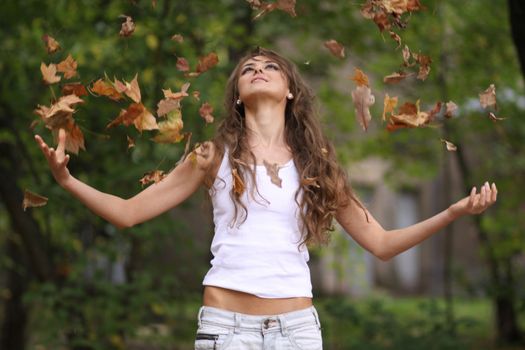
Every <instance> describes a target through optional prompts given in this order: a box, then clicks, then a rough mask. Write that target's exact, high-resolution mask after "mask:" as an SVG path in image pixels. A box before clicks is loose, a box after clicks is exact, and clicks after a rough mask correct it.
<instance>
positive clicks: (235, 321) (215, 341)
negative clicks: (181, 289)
mask: <svg viewBox="0 0 525 350" xmlns="http://www.w3.org/2000/svg"><path fill="white" fill-rule="evenodd" d="M198 326H199V328H198V329H197V334H196V337H195V349H196V350H205V349H206V350H207V349H210V350H212V349H213V350H222V349H227V350H240V349H242V350H292V349H293V350H322V349H323V339H322V337H321V323H320V322H319V316H318V315H317V310H316V309H315V308H314V307H313V306H311V307H309V308H307V309H303V310H298V311H293V312H288V313H284V314H279V315H267V316H258V315H257V316H256V315H246V314H241V313H238V312H231V311H226V310H222V309H217V308H214V307H209V306H203V307H201V308H200V310H199V315H198Z"/></svg>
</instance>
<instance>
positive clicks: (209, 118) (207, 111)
mask: <svg viewBox="0 0 525 350" xmlns="http://www.w3.org/2000/svg"><path fill="white" fill-rule="evenodd" d="M212 112H213V107H212V106H211V105H210V104H209V103H208V102H204V103H203V104H202V106H201V107H200V108H199V114H200V116H201V117H202V118H203V119H204V120H205V121H206V124H210V123H213V119H214V118H213V115H212Z"/></svg>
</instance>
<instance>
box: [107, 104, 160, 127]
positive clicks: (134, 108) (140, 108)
mask: <svg viewBox="0 0 525 350" xmlns="http://www.w3.org/2000/svg"><path fill="white" fill-rule="evenodd" d="M120 124H122V125H125V126H129V125H131V124H133V125H135V128H136V129H137V130H138V131H140V132H142V130H156V129H158V128H159V126H158V125H157V121H156V119H155V117H154V116H153V114H151V113H150V112H149V111H148V110H147V109H146V107H144V105H143V104H142V103H132V104H130V105H129V107H128V109H123V110H121V111H120V114H119V115H118V117H117V118H115V119H114V120H113V121H112V122H111V123H109V124H108V125H107V126H106V128H107V129H109V128H111V127H113V126H115V125H120Z"/></svg>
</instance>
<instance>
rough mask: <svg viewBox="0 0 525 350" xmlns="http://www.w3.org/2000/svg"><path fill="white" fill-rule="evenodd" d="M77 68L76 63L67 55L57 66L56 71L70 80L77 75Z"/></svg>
mask: <svg viewBox="0 0 525 350" xmlns="http://www.w3.org/2000/svg"><path fill="white" fill-rule="evenodd" d="M77 66H78V64H77V61H75V60H74V59H73V57H71V55H67V57H66V59H65V60H63V61H62V62H60V63H59V64H58V65H57V70H58V71H59V72H61V73H64V78H66V79H71V78H73V77H74V76H75V75H77Z"/></svg>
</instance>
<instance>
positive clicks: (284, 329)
mask: <svg viewBox="0 0 525 350" xmlns="http://www.w3.org/2000/svg"><path fill="white" fill-rule="evenodd" d="M277 319H278V320H279V325H280V326H281V334H282V335H283V337H286V336H287V335H288V328H287V326H286V318H285V317H284V315H278V316H277Z"/></svg>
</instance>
